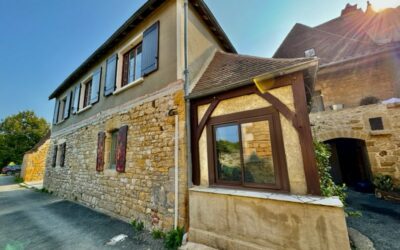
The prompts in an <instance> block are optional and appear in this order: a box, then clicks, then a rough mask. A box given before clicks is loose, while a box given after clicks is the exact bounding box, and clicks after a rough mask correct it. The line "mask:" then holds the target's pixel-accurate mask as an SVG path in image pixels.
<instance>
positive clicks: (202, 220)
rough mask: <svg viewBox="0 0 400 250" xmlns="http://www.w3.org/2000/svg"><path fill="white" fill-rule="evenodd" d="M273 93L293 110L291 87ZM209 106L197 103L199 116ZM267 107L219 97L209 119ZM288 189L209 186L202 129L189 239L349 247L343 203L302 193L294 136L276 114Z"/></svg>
mask: <svg viewBox="0 0 400 250" xmlns="http://www.w3.org/2000/svg"><path fill="white" fill-rule="evenodd" d="M269 92H270V93H271V94H272V95H274V96H275V97H277V98H278V99H280V100H281V101H282V102H283V103H284V104H286V105H287V106H288V107H289V109H290V110H292V111H295V109H294V98H293V91H292V87H291V86H286V87H281V88H277V89H272V90H270V91H269ZM209 105H210V104H205V105H202V106H199V107H198V120H199V121H200V120H201V118H202V117H203V116H204V114H205V112H206V110H207V108H208V107H209ZM269 106H271V104H270V103H268V102H267V101H266V100H264V99H263V98H261V97H259V96H258V95H256V94H250V95H244V96H240V97H235V98H231V99H227V100H222V101H220V103H219V104H218V106H217V107H216V108H215V110H214V111H213V113H212V114H211V117H217V116H221V115H226V114H232V113H237V112H240V111H248V110H254V109H259V108H265V107H269ZM280 121H281V126H282V136H283V144H284V149H285V155H286V163H287V169H288V175H289V183H290V193H287V194H284V193H276V192H269V191H253V190H241V189H235V188H218V187H210V186H209V179H208V178H209V175H208V155H207V146H208V142H207V131H206V130H203V132H202V135H201V137H200V140H199V158H200V175H201V176H200V186H196V187H193V188H191V189H190V190H189V212H190V229H189V241H192V242H197V243H201V244H205V245H208V246H210V247H214V248H217V249H238V250H239V249H240V250H243V249H260V250H261V249H332V250H333V249H335V250H336V249H349V248H350V244H349V239H348V234H347V227H346V222H345V215H344V211H343V208H342V203H341V202H340V201H339V199H338V198H337V197H331V198H326V197H317V196H310V195H306V194H307V186H306V180H305V174H304V166H303V159H302V154H301V147H300V142H299V136H298V133H297V131H296V129H295V128H294V127H293V125H292V124H291V122H289V121H288V120H287V119H286V118H285V117H284V116H283V115H280Z"/></svg>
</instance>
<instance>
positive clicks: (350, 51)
mask: <svg viewBox="0 0 400 250" xmlns="http://www.w3.org/2000/svg"><path fill="white" fill-rule="evenodd" d="M399 30H400V7H397V8H388V9H385V10H383V11H380V12H375V11H374V10H373V8H372V6H371V5H370V4H368V7H367V9H366V10H365V11H363V10H361V9H360V8H357V5H350V4H348V5H346V7H345V9H343V11H342V13H341V15H340V16H339V17H337V18H335V19H332V20H330V21H328V22H325V23H323V24H320V25H317V26H315V27H309V26H306V25H303V24H296V25H295V26H294V27H293V29H292V30H291V31H290V33H289V34H288V35H287V37H286V39H285V40H284V41H283V42H282V44H281V46H280V47H279V49H278V50H277V51H276V53H275V55H274V57H276V58H282V57H284V58H296V57H299V56H309V57H318V58H319V59H320V66H319V70H318V76H317V81H316V85H315V89H314V93H313V98H312V100H313V104H312V112H313V113H312V114H311V115H310V120H311V124H312V131H313V134H314V137H315V138H316V139H319V140H321V141H324V142H326V143H328V144H329V145H330V146H331V148H332V154H333V155H332V158H331V163H332V174H333V177H334V179H335V181H336V182H337V183H346V184H347V185H349V186H357V185H360V184H362V185H364V183H371V181H372V180H373V178H374V176H376V175H377V174H385V175H390V176H392V178H393V180H394V182H395V183H396V184H400V172H399V171H400V165H399V158H398V151H399V150H400V144H399V138H398V129H399V121H398V117H399V115H400V109H399V108H398V104H396V102H398V99H397V100H396V98H399V97H400V71H399V67H400V33H399Z"/></svg>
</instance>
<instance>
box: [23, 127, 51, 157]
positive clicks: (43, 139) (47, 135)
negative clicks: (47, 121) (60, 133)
mask: <svg viewBox="0 0 400 250" xmlns="http://www.w3.org/2000/svg"><path fill="white" fill-rule="evenodd" d="M50 135H51V131H50V130H49V131H48V132H47V133H46V135H45V136H43V138H42V139H40V141H39V142H38V143H36V144H35V146H33V148H31V149H29V150H28V151H26V152H25V154H29V153H32V152H35V151H36V150H38V148H40V146H42V145H43V144H45V143H46V141H47V140H48V139H50Z"/></svg>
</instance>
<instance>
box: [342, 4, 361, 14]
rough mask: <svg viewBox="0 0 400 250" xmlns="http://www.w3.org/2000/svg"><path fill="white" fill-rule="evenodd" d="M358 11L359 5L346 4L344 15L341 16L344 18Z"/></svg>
mask: <svg viewBox="0 0 400 250" xmlns="http://www.w3.org/2000/svg"><path fill="white" fill-rule="evenodd" d="M358 10H359V9H357V4H354V5H351V4H349V3H348V4H346V7H345V8H344V9H343V10H342V14H341V15H340V16H344V15H347V14H350V13H353V12H356V11H358Z"/></svg>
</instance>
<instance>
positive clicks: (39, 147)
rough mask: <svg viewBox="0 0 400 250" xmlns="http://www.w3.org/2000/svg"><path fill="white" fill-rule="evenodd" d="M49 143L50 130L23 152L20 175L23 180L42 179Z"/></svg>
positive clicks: (33, 180) (35, 180) (34, 180)
mask: <svg viewBox="0 0 400 250" xmlns="http://www.w3.org/2000/svg"><path fill="white" fill-rule="evenodd" d="M49 145H50V132H48V133H47V134H46V135H45V136H44V137H43V138H42V139H41V140H40V141H39V142H38V143H37V144H36V145H35V146H34V147H33V148H32V149H30V150H29V151H27V152H25V154H24V158H23V161H22V166H21V177H22V178H23V179H24V181H25V182H37V181H43V177H44V172H45V167H46V158H47V154H48V150H49Z"/></svg>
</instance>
